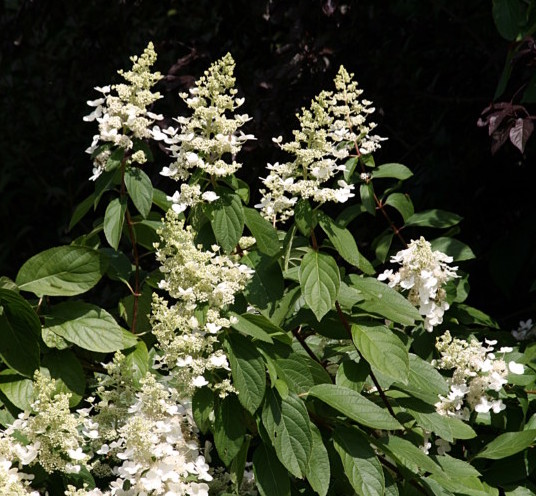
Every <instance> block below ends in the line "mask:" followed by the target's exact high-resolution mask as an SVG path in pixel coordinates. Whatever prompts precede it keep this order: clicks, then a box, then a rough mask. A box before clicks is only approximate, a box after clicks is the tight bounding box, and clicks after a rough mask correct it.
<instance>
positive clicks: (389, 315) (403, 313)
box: [349, 274, 422, 325]
mask: <svg viewBox="0 0 536 496" xmlns="http://www.w3.org/2000/svg"><path fill="white" fill-rule="evenodd" d="M349 279H350V282H351V286H352V287H354V288H356V289H358V290H359V291H361V293H362V294H363V296H365V298H366V299H365V301H363V302H360V303H358V304H357V305H358V306H359V307H360V308H362V309H363V310H365V311H367V312H371V313H375V314H379V315H381V316H382V317H384V318H386V319H388V320H392V321H394V322H398V323H399V324H403V325H414V324H415V321H416V320H422V317H421V315H420V314H419V311H418V310H417V309H416V308H415V307H414V306H413V305H412V304H411V303H410V302H409V301H408V300H407V299H406V298H404V297H403V296H402V295H401V294H400V293H398V292H397V291H395V290H394V289H392V288H390V287H389V286H388V285H387V284H384V283H382V282H380V281H378V280H377V279H374V278H371V277H359V276H357V275H355V274H351V275H350V276H349Z"/></svg>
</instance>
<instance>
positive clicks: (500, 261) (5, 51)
mask: <svg viewBox="0 0 536 496" xmlns="http://www.w3.org/2000/svg"><path fill="white" fill-rule="evenodd" d="M150 40H152V41H153V42H154V43H155V46H156V50H157V52H158V54H159V60H158V62H157V69H158V70H160V71H161V72H162V73H163V74H165V75H167V76H166V79H165V81H164V82H163V83H162V84H161V85H160V87H159V90H160V91H161V92H162V93H164V94H165V99H163V100H164V101H162V102H161V105H162V106H165V107H167V108H171V115H176V114H177V113H178V112H179V111H180V107H179V106H178V105H179V99H178V97H177V92H178V91H179V90H183V89H185V88H187V87H189V86H190V85H191V84H192V82H193V80H194V78H196V77H198V76H199V75H200V74H201V73H202V71H203V70H204V69H205V68H207V67H208V65H209V64H210V63H211V62H213V61H215V60H216V59H217V58H219V57H221V56H222V55H224V54H225V53H226V52H231V53H232V55H233V57H234V58H235V60H236V62H237V69H236V76H237V81H238V86H239V90H240V93H241V94H242V95H243V96H245V98H246V104H245V111H246V112H247V113H249V114H250V115H251V116H252V117H253V118H254V121H252V122H251V123H250V124H251V125H250V128H249V129H248V130H247V132H253V133H254V134H255V135H256V136H257V137H258V141H256V142H255V143H253V144H252V145H250V147H251V148H250V150H248V151H249V153H247V154H244V155H243V156H242V158H243V159H244V161H245V166H244V168H243V169H242V171H241V175H242V177H243V178H244V179H246V180H248V182H250V183H251V184H253V183H255V182H256V180H257V178H258V177H259V176H260V175H264V172H263V168H264V166H265V164H266V162H272V161H274V160H275V159H276V158H277V157H276V153H277V152H276V151H275V150H274V148H273V146H272V144H271V138H272V136H278V135H283V136H285V137H288V136H289V135H290V132H291V129H292V128H293V127H295V125H296V120H295V119H294V118H293V115H294V114H295V113H296V111H298V110H299V108H300V107H301V106H304V105H308V104H309V102H310V100H311V98H312V97H314V95H315V94H317V93H318V92H319V91H320V90H322V89H331V87H332V79H333V77H334V75H335V73H336V71H337V70H338V67H339V65H340V64H344V65H345V67H346V68H347V69H348V70H349V71H350V72H354V73H355V74H356V78H357V80H358V81H359V84H360V87H361V88H362V89H364V90H365V92H364V95H363V97H364V98H367V99H370V100H372V101H373V102H374V104H375V107H376V109H377V111H376V114H374V119H375V120H376V121H377V122H378V123H379V127H378V134H380V135H381V136H385V137H388V138H389V140H388V141H386V142H384V144H383V148H382V150H381V151H380V152H379V153H377V154H376V155H375V158H376V163H377V164H379V163H386V162H401V163H404V164H405V165H407V166H409V167H410V168H411V169H412V170H413V171H414V173H415V177H414V178H412V179H411V180H410V181H409V182H408V184H407V191H408V192H409V193H410V195H411V198H412V200H413V202H414V204H415V206H416V209H417V210H423V209H426V208H442V209H446V210H451V211H453V212H456V213H458V214H460V215H461V216H463V218H464V220H463V222H462V223H461V224H460V232H459V233H458V234H457V237H458V239H460V240H462V241H464V242H466V243H468V244H469V245H470V246H471V247H472V248H473V250H474V252H475V253H476V255H477V260H474V261H471V262H465V263H463V269H464V270H466V271H468V272H469V273H470V274H471V278H470V283H471V287H472V290H471V296H470V299H469V303H471V304H473V305H475V306H477V307H479V308H481V309H482V310H484V311H486V312H488V313H490V314H491V315H493V316H494V317H496V318H497V319H499V321H500V322H501V324H502V325H503V326H504V328H505V330H509V329H510V328H512V327H516V323H517V322H518V321H519V320H520V319H523V320H525V319H526V318H528V317H531V316H532V317H536V312H535V310H536V305H535V303H534V299H535V298H534V293H532V294H531V293H530V292H529V289H530V288H531V286H532V284H533V282H534V280H535V279H536V257H535V255H534V253H535V238H536V236H535V230H536V229H535V221H534V219H535V215H534V214H535V207H534V201H533V197H534V179H533V177H535V176H536V174H534V173H533V169H534V167H535V164H534V158H535V157H534V146H535V144H534V143H535V142H536V138H533V140H532V141H529V143H528V144H527V148H526V150H525V153H524V154H521V153H520V152H519V151H518V150H516V149H515V148H514V147H513V146H511V145H510V144H506V145H505V146H504V147H503V148H502V149H501V150H499V152H498V153H497V154H496V155H494V156H492V155H491V153H490V139H489V137H488V135H487V132H486V130H485V129H482V128H477V126H476V122H477V119H478V116H479V114H480V112H481V111H482V110H483V109H484V107H486V106H487V105H488V104H489V103H490V102H491V101H492V99H493V95H494V92H495V88H496V86H497V83H498V80H499V78H500V75H501V72H502V70H503V66H504V63H505V57H506V54H507V51H508V49H509V43H508V41H506V40H505V39H503V38H501V36H500V35H499V33H498V32H497V29H496V27H495V25H494V21H493V17H492V8H491V2H489V0H486V1H483V0H482V1H479V0H472V1H471V2H449V1H447V0H445V1H442V0H437V1H434V0H413V1H411V0H406V1H403V0H394V1H389V2H378V1H374V0H367V1H350V0H347V1H337V0H296V1H292V2H291V1H280V0H272V1H268V0H257V1H252V0H233V1H229V0H196V1H191V0H190V1H182V0H161V1H154V0H153V1H141V0H140V1H130V0H129V1H127V0H124V1H120V0H96V1H91V2H88V1H81V0H68V1H67V0H63V1H62V0H34V1H17V0H4V1H3V2H0V168H1V169H0V275H7V276H9V277H12V278H14V277H15V275H16V273H17V270H18V268H19V267H20V266H21V264H22V263H23V262H24V261H25V260H26V259H28V258H29V257H30V256H32V255H34V254H36V253H37V252H39V251H41V250H44V249H46V248H49V247H52V246H57V245H60V244H65V243H69V242H70V241H71V240H72V239H73V237H75V236H77V235H80V234H81V233H83V232H85V231H87V230H88V229H89V228H90V227H91V222H92V219H91V218H90V217H91V216H88V218H87V219H85V220H84V222H83V223H82V224H81V225H80V226H79V227H77V228H76V229H75V230H74V232H72V233H70V232H67V226H68V223H69V219H70V216H71V214H72V212H73V209H74V207H75V206H76V205H77V203H79V202H80V201H81V200H82V199H83V198H85V196H87V195H88V194H89V193H90V192H91V191H92V188H93V184H92V183H91V182H89V181H88V177H89V176H90V175H91V163H90V159H89V156H88V155H86V154H85V153H84V150H85V149H86V148H87V147H88V146H89V144H90V142H91V137H92V135H93V134H94V133H95V132H96V126H95V123H85V122H83V121H82V116H84V115H85V114H87V113H89V107H87V106H86V103H85V102H86V100H92V99H95V98H97V96H98V95H97V93H96V92H94V91H93V87H94V86H97V85H105V84H109V83H111V82H117V81H118V76H117V74H116V71H117V69H119V68H125V69H128V68H129V67H130V62H129V60H128V57H129V56H130V55H133V54H139V53H141V51H142V50H143V48H144V47H145V46H146V45H147V42H148V41H150ZM512 91H513V90H512ZM510 96H511V95H510ZM529 108H530V106H529ZM156 110H158V108H157V109H156ZM166 113H168V115H169V114H170V113H169V112H168V111H166ZM162 158H163V157H162ZM162 165H163V162H162V163H160V164H159V163H158V160H157V163H156V164H154V165H152V166H151V165H150V166H148V167H147V168H146V169H145V170H147V171H148V173H149V174H150V175H151V177H152V178H153V180H154V181H155V182H156V183H157V185H158V183H159V182H161V181H162V180H161V178H160V177H159V176H158V171H159V170H160V169H161V166H162ZM161 187H162V188H164V189H169V185H167V186H166V185H162V186H161ZM423 234H424V235H425V236H427V232H426V230H423ZM439 234H440V233H439V232H430V236H431V237H433V236H434V235H435V236H437V235H439ZM359 241H360V242H361V244H363V240H359ZM365 241H368V240H365ZM365 248H366V246H365Z"/></svg>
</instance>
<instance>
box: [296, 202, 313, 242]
mask: <svg viewBox="0 0 536 496" xmlns="http://www.w3.org/2000/svg"><path fill="white" fill-rule="evenodd" d="M294 221H295V222H296V226H297V227H298V229H299V231H300V232H301V233H302V234H303V235H304V236H306V237H309V236H310V235H311V232H312V231H313V229H314V228H315V217H314V213H313V209H312V208H311V204H310V203H309V201H308V200H304V199H301V200H299V201H298V203H296V205H295V207H294Z"/></svg>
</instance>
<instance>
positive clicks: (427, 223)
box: [406, 208, 462, 228]
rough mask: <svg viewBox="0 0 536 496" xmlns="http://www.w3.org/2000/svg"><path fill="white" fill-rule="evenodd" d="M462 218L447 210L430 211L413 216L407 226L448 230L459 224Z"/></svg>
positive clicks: (408, 220)
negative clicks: (447, 228)
mask: <svg viewBox="0 0 536 496" xmlns="http://www.w3.org/2000/svg"><path fill="white" fill-rule="evenodd" d="M461 220H462V218H461V217H460V216H459V215H456V214H453V213H452V212H447V211H446V210H438V209H435V208H434V209H430V210H424V211H423V212H418V213H416V214H413V215H412V216H411V217H410V218H409V219H407V220H406V225H407V226H421V227H438V228H446V227H452V226H455V225H456V224H459V223H460V221H461Z"/></svg>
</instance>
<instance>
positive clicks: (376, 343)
mask: <svg viewBox="0 0 536 496" xmlns="http://www.w3.org/2000/svg"><path fill="white" fill-rule="evenodd" d="M132 62H133V67H132V69H131V70H130V71H128V72H123V71H119V74H120V75H121V76H122V78H123V79H124V83H121V84H115V85H109V86H104V87H97V88H96V90H97V91H98V92H100V93H101V95H102V96H101V97H100V98H98V99H97V100H94V101H89V102H88V104H89V105H90V107H91V108H92V111H91V113H90V114H89V115H87V116H86V117H85V118H84V119H85V120H86V121H88V122H96V123H97V125H98V134H96V135H95V136H94V138H93V142H92V144H91V146H90V147H89V148H88V150H87V152H88V153H89V154H91V157H92V160H93V174H92V176H91V180H93V181H94V182H95V191H94V193H92V194H91V195H90V196H89V197H88V198H86V199H85V200H84V201H83V202H82V203H81V204H80V205H79V206H78V207H77V209H76V210H75V212H74V214H73V218H72V221H71V227H73V226H74V225H75V224H76V223H77V222H78V221H79V220H80V219H81V218H83V217H84V216H85V215H87V213H88V212H89V211H90V210H91V209H92V208H93V209H99V210H98V211H99V212H100V211H101V210H102V211H103V216H102V217H100V218H99V219H97V221H96V222H95V224H94V229H93V231H92V232H90V233H88V234H86V235H83V236H81V237H79V238H77V239H75V240H74V241H73V243H72V244H71V245H68V246H60V247H55V248H51V249H49V250H46V251H44V252H42V253H39V254H37V255H36V256H34V257H33V258H31V259H30V260H28V261H27V262H26V263H25V264H24V265H23V267H21V269H20V271H19V273H18V275H17V278H16V280H15V281H10V280H8V279H7V278H2V279H0V333H1V334H0V357H1V362H0V363H1V371H0V376H1V381H0V402H1V403H0V406H1V408H0V423H1V424H2V426H3V428H2V430H1V431H0V488H1V489H0V492H1V491H3V492H2V494H6V495H7V494H9V495H17V496H18V495H32V496H38V495H45V494H49V495H65V496H88V495H90V496H103V495H106V496H108V495H118V496H156V495H165V496H182V495H192V496H194V495H197V496H208V495H209V494H210V495H231V494H235V495H251V496H253V495H260V496H279V495H281V496H287V495H291V494H304V495H305V494H311V495H312V494H317V495H320V496H326V495H342V494H345V495H346V494H358V495H365V496H372V495H384V494H388V495H398V494H402V495H413V494H429V495H438V496H439V495H450V494H463V495H470V496H473V495H479V496H480V495H499V494H508V495H516V496H520V495H527V494H535V489H536V486H535V485H534V483H533V482H532V481H531V477H533V476H534V471H535V469H536V457H535V454H534V443H535V439H536V401H535V394H536V385H535V377H536V373H535V369H536V367H535V363H536V362H535V356H536V354H535V353H536V345H535V344H534V343H533V342H531V339H533V337H534V332H533V330H534V329H533V326H532V322H531V321H527V322H523V323H521V326H520V328H519V329H517V330H515V331H513V332H512V334H510V333H508V332H504V331H502V330H501V329H500V328H499V326H498V325H497V324H496V322H495V321H494V320H493V319H492V318H491V317H489V316H487V315H485V314H484V313H483V312H481V311H479V310H478V309H476V308H473V307H471V306H469V305H467V304H466V303H464V302H465V300H466V298H467V294H468V283H467V274H465V273H464V272H463V270H462V269H463V262H464V261H465V260H467V259H470V258H471V257H473V254H472V252H471V250H470V248H469V247H467V246H465V245H463V243H461V242H460V241H457V240H456V239H454V238H453V237H451V234H452V232H453V231H452V230H450V231H449V230H448V229H449V228H451V227H452V226H455V225H456V224H458V223H459V222H460V220H461V219H460V218H459V217H458V216H456V215H455V214H453V213H450V212H445V211H441V210H428V211H424V212H415V210H414V206H413V203H412V202H411V199H410V198H409V196H408V195H407V194H404V192H403V190H402V188H403V185H404V181H405V180H407V179H408V178H410V177H411V176H412V173H411V170H410V169H409V168H408V167H406V166H404V165H402V164H398V163H389V164H381V165H376V164H375V162H374V159H373V153H374V151H376V150H377V149H378V148H379V147H380V146H381V141H382V140H383V139H384V138H381V137H379V136H378V135H376V134H372V133H373V131H374V129H375V128H376V125H375V124H374V123H373V122H371V121H370V116H371V114H372V113H373V112H374V109H373V107H372V103H371V102H369V101H367V100H363V99H361V98H360V97H361V94H362V90H360V89H358V87H357V83H356V82H355V80H354V79H353V75H352V74H350V73H348V72H347V71H346V69H344V68H341V69H340V70H339V72H338V73H337V75H336V77H335V81H334V89H333V90H330V91H323V92H322V93H320V95H318V96H317V97H316V98H315V99H314V100H313V101H312V103H311V106H310V108H307V109H302V110H301V112H300V113H299V114H298V116H297V117H298V126H299V127H298V129H297V130H296V131H295V132H294V135H293V139H292V140H291V141H285V140H284V139H283V138H282V137H277V138H275V139H274V142H275V144H276V145H277V146H278V147H279V149H280V152H281V153H284V154H286V156H287V159H286V161H281V162H277V163H275V164H268V165H267V170H268V172H267V175H266V177H264V178H261V180H260V183H259V185H258V192H259V196H260V198H259V200H258V203H256V204H254V205H253V206H251V204H252V203H255V202H254V201H253V200H252V199H251V198H250V196H252V195H250V185H249V184H247V183H246V182H244V181H243V180H241V179H240V178H239V176H240V168H241V167H242V164H243V163H247V154H245V153H244V151H243V150H242V148H243V145H244V144H245V143H246V142H247V141H249V140H253V139H255V138H254V136H252V135H251V134H247V132H248V122H249V121H250V117H249V116H248V115H247V114H240V113H238V112H239V109H240V107H241V106H242V105H243V104H244V98H242V97H239V96H238V92H237V90H236V88H235V77H234V61H233V59H232V57H231V55H226V56H225V57H223V58H222V59H221V60H219V61H217V62H215V63H214V64H212V65H211V66H210V68H209V69H208V70H207V71H206V72H205V74H204V75H203V76H201V77H200V78H199V80H198V81H197V83H196V84H195V86H193V87H192V88H191V89H190V90H189V92H187V93H183V94H181V95H180V97H181V98H182V99H183V101H184V102H185V104H186V107H187V109H188V113H187V114H186V115H181V116H178V117H174V118H170V117H164V115H159V114H156V113H153V112H152V108H153V104H154V103H155V102H156V101H157V100H158V99H159V98H160V94H159V93H158V92H153V87H154V86H155V85H156V84H157V83H158V81H159V80H160V79H161V75H160V74H159V73H158V72H152V66H153V65H154V64H155V62H156V53H155V51H154V47H153V45H152V44H149V45H148V47H147V49H146V50H145V51H144V53H143V54H142V55H140V56H139V57H132ZM158 148H160V149H162V148H164V149H165V152H166V153H165V155H162V154H160V155H158V159H156V160H154V159H153V152H154V151H156V150H157V149H158ZM153 161H154V162H156V164H155V165H156V166H157V167H158V169H159V171H160V173H161V174H162V175H163V176H165V177H166V178H167V179H165V181H168V183H169V191H167V192H163V191H161V190H158V189H156V188H155V187H154V186H153V184H152V182H151V179H150V177H149V175H148V173H147V171H150V170H151V169H150V168H151V167H154V166H153V165H152V164H151V162H153ZM173 181H175V184H174V183H173ZM251 186H253V185H251ZM253 187H255V186H253ZM173 190H175V191H174V192H173ZM371 223H372V225H374V226H376V227H375V228H374V230H372V231H371V232H375V233H376V235H375V236H374V237H372V239H362V238H360V237H357V236H356V235H355V233H356V232H358V231H360V229H361V226H364V225H367V226H368V225H370V224H371ZM378 233H379V234H378ZM424 234H426V236H428V237H429V240H427V239H426V238H425V237H424ZM389 257H390V258H389ZM388 259H389V260H390V263H388V264H386V260H388ZM454 263H456V264H457V265H456V266H455V265H453V264H454ZM155 267H156V269H155ZM103 278H106V279H108V280H109V284H112V285H115V286H116V287H118V288H120V289H121V291H122V292H121V291H119V290H118V291H117V292H115V293H113V295H117V294H120V296H119V298H117V299H114V296H112V294H110V295H109V298H108V303H107V305H106V308H101V307H99V306H97V305H95V304H94V303H91V302H90V301H85V300H84V298H87V299H88V300H89V299H91V294H92V290H93V291H98V288H99V286H97V285H98V284H99V282H100V281H101V279H103ZM115 286H114V287H115ZM94 288H95V289H94ZM84 295H85V296H84ZM499 342H500V343H501V344H500V345H498V343H499ZM497 346H498V348H497ZM512 467H514V468H512Z"/></svg>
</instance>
